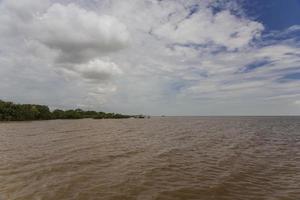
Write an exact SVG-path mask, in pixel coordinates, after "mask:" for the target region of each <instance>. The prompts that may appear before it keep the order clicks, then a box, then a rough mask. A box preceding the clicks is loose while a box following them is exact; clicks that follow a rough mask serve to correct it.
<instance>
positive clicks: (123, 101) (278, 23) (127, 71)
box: [0, 0, 300, 115]
mask: <svg viewBox="0 0 300 200" xmlns="http://www.w3.org/2000/svg"><path fill="white" fill-rule="evenodd" d="M299 10H300V1H299V0H288V1H283V0H264V1H262V0H126V1H121V0H22V1H20V0H0V99H3V100H9V101H15V102H18V103H38V104H46V105H49V106H50V107H51V108H63V109H68V108H75V107H80V108H82V109H94V110H99V111H100V110H104V111H110V112H121V113H136V114H139V113H143V114H150V115H287V114H288V115H292V114H300V12H299Z"/></svg>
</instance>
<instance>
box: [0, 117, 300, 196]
mask: <svg viewBox="0 0 300 200" xmlns="http://www.w3.org/2000/svg"><path fill="white" fill-rule="evenodd" d="M0 199H1V200H60V199H63V200H73V199H74V200H81V199H82V200H94V199H114V200H116V199H120V200H126V199H139V200H148V199H161V200H164V199H166V200H179V199H199V200H248V199H249V200H250V199H251V200H252V199H253V200H260V199H261V200H298V199H300V118H299V117H165V118H160V117H154V118H151V119H124V120H123V119H122V120H92V119H84V120H54V121H35V122H12V123H0Z"/></svg>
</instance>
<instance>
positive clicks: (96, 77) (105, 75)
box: [72, 59, 122, 81]
mask: <svg viewBox="0 0 300 200" xmlns="http://www.w3.org/2000/svg"><path fill="white" fill-rule="evenodd" d="M72 70H73V71H75V72H77V73H78V74H80V76H82V77H83V78H85V79H88V80H89V81H107V80H111V78H112V76H113V75H120V74H122V71H121V69H120V68H119V67H118V66H117V65H116V64H115V63H113V62H108V61H107V62H105V61H102V60H99V59H96V60H92V61H90V62H89V63H87V64H78V65H74V67H73V68H72Z"/></svg>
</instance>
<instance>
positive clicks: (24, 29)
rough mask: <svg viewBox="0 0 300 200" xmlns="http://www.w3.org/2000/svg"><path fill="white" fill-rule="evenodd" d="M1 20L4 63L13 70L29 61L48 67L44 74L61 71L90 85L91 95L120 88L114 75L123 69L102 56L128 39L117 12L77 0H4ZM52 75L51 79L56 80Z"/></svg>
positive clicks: (6, 69)
mask: <svg viewBox="0 0 300 200" xmlns="http://www.w3.org/2000/svg"><path fill="white" fill-rule="evenodd" d="M0 22H1V28H0V35H1V39H0V43H1V46H2V47H1V51H0V56H1V58H2V62H1V64H4V69H3V72H5V73H7V74H8V75H9V76H12V74H11V73H12V71H18V70H19V71H20V72H22V71H23V70H24V65H25V66H27V65H28V68H30V67H31V68H32V69H39V70H38V71H42V70H44V74H35V75H36V76H40V77H44V79H45V80H46V79H47V78H48V76H49V74H52V73H55V72H57V73H60V75H63V78H64V79H66V80H67V81H68V82H77V83H79V85H80V87H81V88H82V87H86V88H88V89H85V90H86V91H87V92H86V93H87V95H88V94H91V93H97V92H98V91H102V92H101V95H100V94H99V95H98V96H99V97H100V98H104V97H105V91H106V92H107V93H111V92H113V91H115V89H113V90H112V89H111V88H115V86H113V85H112V82H113V78H114V76H116V75H119V74H120V73H121V69H120V68H119V66H117V65H116V64H115V63H114V62H113V61H106V60H108V59H106V58H103V57H107V56H108V55H109V54H110V53H112V52H115V51H118V50H121V49H123V48H126V46H127V45H128V42H129V32H128V31H127V28H126V26H125V25H124V24H123V23H121V22H120V21H119V20H118V19H117V18H115V17H113V16H110V15H101V14H98V13H96V12H93V11H89V10H86V9H84V8H82V7H80V6H79V5H76V4H72V3H69V4H63V3H59V2H57V3H51V2H50V1H47V0H43V1H34V0H24V1H22V2H19V1H15V0H5V1H2V2H0ZM4 60H8V61H5V62H6V63H5V62H4ZM20 60H21V61H20ZM7 62H10V63H11V64H10V65H8V64H7ZM3 75H4V73H3ZM29 76H30V75H29ZM29 76H28V79H33V80H35V79H37V77H29ZM2 80H3V79H2ZM19 80H20V79H19ZM19 80H17V81H19ZM51 80H54V79H53V77H52V79H50V82H49V84H54V85H55V83H53V82H52V81H51ZM80 82H81V84H80ZM104 82H105V84H103V83H104ZM109 82H111V83H109ZM62 84H64V85H62V86H61V89H66V88H65V87H66V85H67V84H66V83H62ZM84 84H86V86H83V85H84ZM91 84H93V85H95V86H91ZM5 85H6V84H5ZM75 85H76V84H74V86H75ZM7 88H9V86H7ZM91 88H93V89H91ZM3 89H5V88H3ZM66 90H67V89H66ZM93 90H94V91H93ZM41 95H43V94H41ZM67 95H68V94H67ZM80 95H81V94H80ZM70 96H72V95H70ZM91 96H95V95H91ZM66 98H68V97H66ZM78 99H81V98H78Z"/></svg>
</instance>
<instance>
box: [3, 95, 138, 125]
mask: <svg viewBox="0 0 300 200" xmlns="http://www.w3.org/2000/svg"><path fill="white" fill-rule="evenodd" d="M130 117H139V118H140V117H141V116H130V115H122V114H115V113H104V112H96V111H83V110H81V109H76V110H66V111H63V110H58V109H57V110H54V111H53V112H51V111H50V109H49V108H48V106H44V105H34V104H15V103H12V102H5V101H1V100H0V121H26V120H49V119H83V118H94V119H120V118H130Z"/></svg>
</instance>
